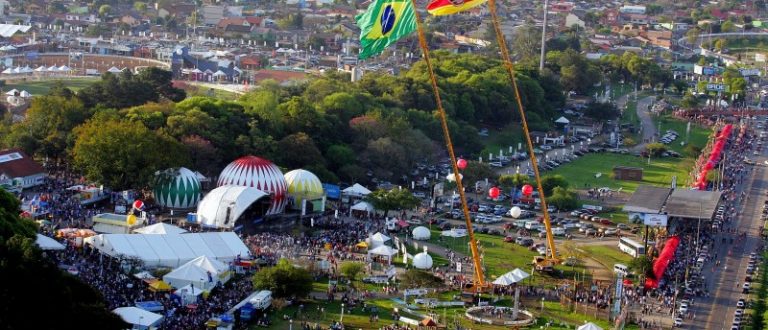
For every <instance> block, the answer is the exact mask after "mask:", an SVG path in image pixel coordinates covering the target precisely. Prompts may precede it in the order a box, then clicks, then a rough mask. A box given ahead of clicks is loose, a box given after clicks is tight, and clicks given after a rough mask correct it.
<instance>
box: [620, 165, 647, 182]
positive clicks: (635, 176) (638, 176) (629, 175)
mask: <svg viewBox="0 0 768 330" xmlns="http://www.w3.org/2000/svg"><path fill="white" fill-rule="evenodd" d="M613 178H614V179H616V180H632V181H643V168H642V167H630V166H615V167H614V168H613Z"/></svg>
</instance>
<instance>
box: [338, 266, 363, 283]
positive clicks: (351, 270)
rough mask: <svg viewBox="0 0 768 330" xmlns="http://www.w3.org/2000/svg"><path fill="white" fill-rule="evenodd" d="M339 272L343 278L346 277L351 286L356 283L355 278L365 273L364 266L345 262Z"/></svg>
mask: <svg viewBox="0 0 768 330" xmlns="http://www.w3.org/2000/svg"><path fill="white" fill-rule="evenodd" d="M339 271H340V272H341V274H342V275H344V277H346V278H347V279H348V280H349V281H350V283H352V284H353V286H354V283H355V281H357V276H358V275H360V273H362V272H363V271H365V265H364V264H363V263H362V262H355V261H345V262H343V263H341V266H340V267H339Z"/></svg>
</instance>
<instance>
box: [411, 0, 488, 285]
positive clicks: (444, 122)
mask: <svg viewBox="0 0 768 330" xmlns="http://www.w3.org/2000/svg"><path fill="white" fill-rule="evenodd" d="M411 3H412V4H413V8H414V10H413V13H414V15H415V16H416V17H415V18H416V29H417V31H418V36H419V46H420V47H421V52H422V53H423V54H424V63H426V65H427V70H428V71H429V80H430V83H431V84H432V90H433V91H434V93H435V103H436V105H437V113H438V115H439V116H440V124H441V126H442V128H443V136H444V138H445V146H446V147H447V148H448V155H449V156H450V158H451V167H452V168H453V177H454V179H455V181H456V189H457V190H458V191H459V198H460V199H461V209H462V211H463V212H464V221H465V222H466V224H467V234H468V236H469V248H470V250H471V251H472V260H473V261H474V266H475V276H474V284H475V288H476V289H477V288H482V287H484V286H485V275H484V272H483V267H482V265H481V263H480V253H479V251H478V249H477V241H476V240H475V234H474V230H473V229H472V219H471V218H470V216H469V208H468V207H467V198H466V196H465V194H464V186H463V184H462V183H461V173H459V167H458V164H457V163H456V154H455V153H454V151H453V143H451V133H450V132H449V131H448V118H447V115H446V114H445V109H444V108H443V102H442V99H441V98H440V90H439V88H438V86H437V77H436V76H435V72H434V70H433V68H432V60H431V59H430V57H429V47H428V46H427V41H426V37H425V36H424V29H423V27H422V23H421V17H420V15H419V11H418V10H416V8H418V7H417V6H416V0H411ZM451 203H453V196H451Z"/></svg>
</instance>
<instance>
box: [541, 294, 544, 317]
mask: <svg viewBox="0 0 768 330" xmlns="http://www.w3.org/2000/svg"><path fill="white" fill-rule="evenodd" d="M541 314H544V297H541Z"/></svg>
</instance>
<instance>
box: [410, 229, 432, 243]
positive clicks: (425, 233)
mask: <svg viewBox="0 0 768 330" xmlns="http://www.w3.org/2000/svg"><path fill="white" fill-rule="evenodd" d="M412 234H413V239H415V240H419V241H426V240H428V239H429V237H430V236H432V233H431V232H429V229H428V228H427V227H424V226H418V227H416V228H413V232H412Z"/></svg>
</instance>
